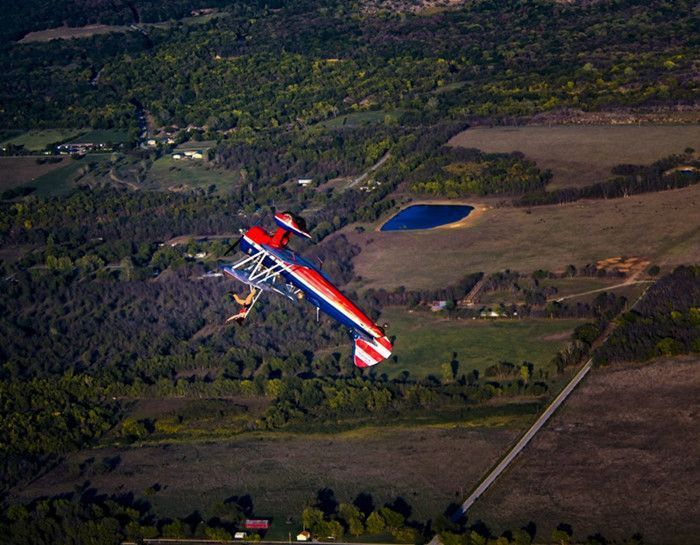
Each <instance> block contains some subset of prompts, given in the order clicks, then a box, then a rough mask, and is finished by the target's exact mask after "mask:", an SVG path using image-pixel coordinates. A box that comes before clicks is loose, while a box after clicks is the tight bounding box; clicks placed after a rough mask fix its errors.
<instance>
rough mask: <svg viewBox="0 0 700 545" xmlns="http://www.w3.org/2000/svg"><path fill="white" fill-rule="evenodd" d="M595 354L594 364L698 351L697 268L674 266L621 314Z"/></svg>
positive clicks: (699, 271) (699, 299)
mask: <svg viewBox="0 0 700 545" xmlns="http://www.w3.org/2000/svg"><path fill="white" fill-rule="evenodd" d="M619 321H620V323H619V325H618V327H617V329H616V330H615V331H614V332H613V333H612V335H611V336H610V338H609V339H608V340H607V341H606V342H605V343H604V344H603V345H602V346H601V347H599V348H598V349H597V350H596V351H595V353H594V357H595V361H596V363H597V364H598V365H608V364H612V363H616V362H624V361H645V360H649V359H651V358H654V357H658V356H675V355H678V354H688V353H691V352H695V353H697V352H700V267H698V266H683V267H678V268H677V269H676V270H674V271H673V273H671V274H669V275H667V276H665V277H663V278H661V279H660V280H659V281H658V282H656V283H655V284H654V285H653V286H652V287H651V288H650V289H649V291H648V292H647V293H646V294H645V295H644V297H643V299H642V300H641V301H640V302H639V304H638V305H637V306H636V307H635V308H634V309H633V310H630V311H628V312H625V313H624V314H622V316H621V317H620V319H619Z"/></svg>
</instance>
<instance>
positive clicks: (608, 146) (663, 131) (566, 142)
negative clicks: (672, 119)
mask: <svg viewBox="0 0 700 545" xmlns="http://www.w3.org/2000/svg"><path fill="white" fill-rule="evenodd" d="M450 144H451V145H453V146H461V147H468V148H478V149H480V150H483V151H487V152H511V151H520V152H522V153H524V154H525V155H526V156H527V157H529V158H530V159H533V160H534V161H536V162H537V164H538V166H539V167H540V168H548V169H550V170H551V171H552V173H553V174H554V179H553V182H552V184H551V186H550V187H552V188H559V187H566V186H580V185H587V184H590V183H594V182H598V181H603V180H605V179H606V178H608V177H609V176H610V169H611V168H612V167H614V166H615V165H619V164H622V163H632V164H639V165H646V164H649V163H652V162H654V161H655V160H657V159H661V158H662V157H667V156H668V155H671V154H674V153H681V152H682V151H683V150H684V149H685V148H687V147H692V148H695V149H696V150H700V125H605V126H596V125H585V126H584V125H570V126H567V125H563V126H562V125H560V126H553V127H543V126H528V127H519V128H507V127H494V128H487V127H476V128H473V129H468V130H466V131H464V132H461V133H460V134H458V135H456V136H455V137H454V138H452V140H450Z"/></svg>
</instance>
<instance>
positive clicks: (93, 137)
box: [71, 129, 129, 144]
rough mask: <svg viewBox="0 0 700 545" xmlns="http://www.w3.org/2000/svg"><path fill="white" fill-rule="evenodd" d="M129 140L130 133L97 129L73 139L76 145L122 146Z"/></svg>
mask: <svg viewBox="0 0 700 545" xmlns="http://www.w3.org/2000/svg"><path fill="white" fill-rule="evenodd" d="M128 140H129V133H128V131H120V130H117V129H96V130H94V131H89V132H86V133H85V134H81V135H80V137H77V138H73V139H72V141H71V142H74V143H84V142H87V143H93V144H121V143H123V142H127V141H128Z"/></svg>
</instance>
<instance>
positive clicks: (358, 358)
mask: <svg viewBox="0 0 700 545" xmlns="http://www.w3.org/2000/svg"><path fill="white" fill-rule="evenodd" d="M275 222H276V223H277V226H278V228H277V231H275V233H274V234H272V235H270V234H269V233H268V232H267V231H265V230H264V229H262V228H261V227H257V226H256V227H252V228H250V229H249V230H248V231H246V233H245V234H244V235H243V236H242V237H241V238H240V240H239V241H238V242H237V243H236V245H240V249H241V250H242V251H243V252H244V253H245V254H246V256H245V257H244V258H243V259H241V260H240V261H238V262H237V263H234V264H232V265H222V266H221V269H222V270H223V272H224V273H226V274H227V275H229V276H231V277H233V278H235V279H236V280H238V281H240V282H243V283H244V284H247V285H248V287H249V288H250V292H249V293H248V294H247V296H245V297H239V296H238V295H233V298H234V299H235V301H236V302H237V303H238V304H239V305H240V306H241V309H240V311H239V312H238V313H237V314H234V315H233V316H231V317H230V318H228V319H227V320H226V321H227V322H233V321H235V322H238V323H240V322H242V321H243V320H244V319H245V318H246V317H247V316H248V314H249V313H250V311H251V309H252V308H253V306H254V305H255V303H256V302H257V300H258V298H259V297H260V295H261V294H262V292H264V291H273V292H277V293H279V294H280V295H284V296H285V297H287V298H289V299H291V300H292V301H297V300H301V299H306V300H307V301H309V302H310V303H311V304H312V305H314V306H315V307H316V308H317V309H318V310H321V311H322V312H324V313H326V314H328V315H329V316H331V317H332V318H334V319H335V320H337V321H338V322H340V323H341V324H342V325H344V326H345V327H347V328H348V329H349V330H350V332H351V334H352V336H353V339H354V340H355V351H354V356H353V359H354V362H355V365H356V366H357V367H370V366H372V365H376V364H377V363H379V362H381V361H383V360H385V359H386V358H388V357H389V356H390V355H391V349H392V345H391V341H389V339H388V338H387V336H386V335H385V333H384V330H383V329H382V328H381V327H379V326H378V325H377V324H376V323H374V322H373V321H372V320H371V319H370V318H369V317H368V316H367V315H366V314H365V313H364V312H362V311H361V310H360V309H359V308H358V307H357V305H355V304H354V303H353V302H352V301H350V299H348V298H347V297H346V296H345V295H343V294H342V293H341V292H340V291H339V290H338V289H337V288H336V287H335V286H334V285H333V284H332V283H331V281H330V280H329V279H328V278H327V277H326V275H325V274H323V272H321V271H320V270H318V269H317V268H316V267H314V266H313V265H312V264H311V263H309V261H307V260H306V259H304V258H303V257H301V256H299V255H298V254H296V253H295V252H293V251H291V250H289V249H288V248H287V244H288V243H289V240H290V238H291V237H292V235H297V236H300V237H305V238H311V235H309V233H308V232H307V231H306V222H305V221H304V220H303V219H302V218H300V217H298V216H295V215H293V214H291V213H290V212H279V213H277V214H275ZM236 245H234V246H236ZM318 310H317V312H318Z"/></svg>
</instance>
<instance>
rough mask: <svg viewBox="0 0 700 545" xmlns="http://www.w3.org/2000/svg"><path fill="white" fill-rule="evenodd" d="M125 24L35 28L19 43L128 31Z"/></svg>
mask: <svg viewBox="0 0 700 545" xmlns="http://www.w3.org/2000/svg"><path fill="white" fill-rule="evenodd" d="M128 31H129V27H128V26H126V25H85V26H81V27H69V26H62V27H56V28H47V29H45V30H37V31H35V32H29V33H28V34H26V35H25V36H24V37H23V38H22V39H21V40H19V43H21V44H29V43H33V42H50V41H51V40H71V39H74V38H89V37H90V36H96V35H98V34H109V33H110V32H128Z"/></svg>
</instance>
